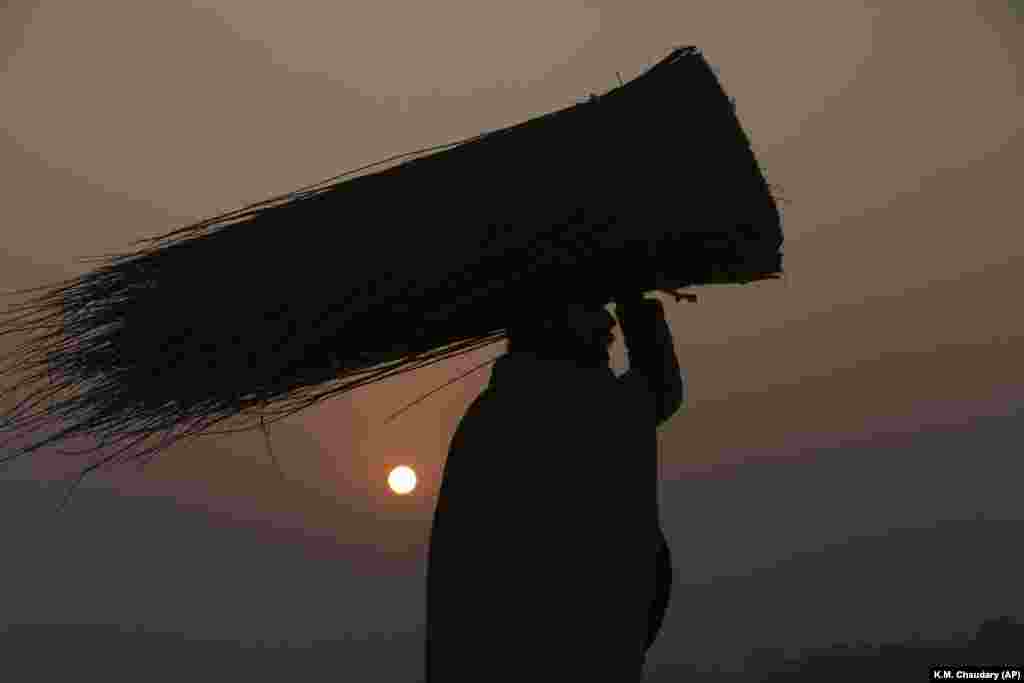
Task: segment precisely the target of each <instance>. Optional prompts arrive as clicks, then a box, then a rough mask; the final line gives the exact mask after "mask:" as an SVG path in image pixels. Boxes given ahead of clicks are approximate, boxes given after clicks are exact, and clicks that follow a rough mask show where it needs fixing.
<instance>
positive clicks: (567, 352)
mask: <svg viewBox="0 0 1024 683" xmlns="http://www.w3.org/2000/svg"><path fill="white" fill-rule="evenodd" d="M615 324H616V321H615V318H614V317H613V316H612V314H611V313H609V312H608V311H607V310H606V309H605V307H604V306H603V305H601V304H591V305H586V304H564V305H560V306H557V307H554V308H548V309H546V310H535V311H533V314H529V315H526V316H523V317H522V319H521V320H519V321H516V322H514V323H512V324H511V325H510V326H509V330H508V342H509V343H508V350H509V352H513V351H530V352H533V353H536V354H537V355H539V356H541V357H545V358H558V359H563V360H575V361H577V362H579V363H580V364H581V365H586V366H591V365H601V364H607V363H608V360H609V356H608V349H609V348H610V347H611V345H612V342H614V341H615V335H614V333H613V332H612V330H613V329H614V328H615Z"/></svg>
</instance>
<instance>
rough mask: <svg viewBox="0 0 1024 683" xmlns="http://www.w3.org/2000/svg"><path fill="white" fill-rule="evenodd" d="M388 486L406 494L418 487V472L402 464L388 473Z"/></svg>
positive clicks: (396, 491)
mask: <svg viewBox="0 0 1024 683" xmlns="http://www.w3.org/2000/svg"><path fill="white" fill-rule="evenodd" d="M388 486H390V487H391V490H392V491H394V492H395V493H398V494H406V493H409V492H410V491H412V490H413V489H414V488H416V473H415V472H413V471H412V468H411V467H406V466H405V465H401V466H399V467H396V468H395V469H393V470H391V474H389V475H388Z"/></svg>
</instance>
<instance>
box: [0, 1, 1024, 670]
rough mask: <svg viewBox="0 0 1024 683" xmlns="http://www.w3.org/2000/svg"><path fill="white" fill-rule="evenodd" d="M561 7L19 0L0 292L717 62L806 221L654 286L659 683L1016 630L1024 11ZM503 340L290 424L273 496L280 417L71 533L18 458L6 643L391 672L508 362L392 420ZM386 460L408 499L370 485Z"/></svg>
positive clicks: (109, 504) (11, 492)
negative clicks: (96, 642) (455, 469)
mask: <svg viewBox="0 0 1024 683" xmlns="http://www.w3.org/2000/svg"><path fill="white" fill-rule="evenodd" d="M554 4H555V5H556V9H551V7H550V5H551V3H543V4H542V3H536V8H534V4H529V3H504V4H497V3H490V2H476V3H468V2H467V3H456V2H451V1H443V0H439V1H437V2H433V3H426V4H422V3H403V2H392V1H386V0H375V1H374V2H365V3H351V2H336V3H315V2H308V1H304V0H293V1H292V2H289V3H253V2H243V1H242V0H208V1H205V2H198V1H197V2H191V3H130V2H123V1H122V2H115V1H113V0H94V1H93V2H89V3H66V2H51V1H37V2H31V3H30V2H22V1H19V0H15V1H14V2H9V3H6V5H5V6H4V8H3V9H0V59H2V60H3V69H2V72H0V97H2V101H3V105H2V107H0V123H2V133H3V135H2V137H0V174H2V176H3V177H4V179H5V192H4V195H5V196H4V201H3V204H2V207H0V226H2V228H0V230H2V236H3V239H2V240H0V289H4V290H12V289H18V288H23V287H34V286H38V285H42V284H46V283H50V282H54V281H56V280H59V279H62V278H65V277H69V276H73V275H76V274H79V273H82V272H84V271H85V270H87V269H88V268H90V267H91V265H90V264H85V263H76V261H75V259H77V258H83V257H88V256H95V255H100V254H107V253H115V252H119V251H127V250H130V249H131V247H130V245H129V243H130V242H132V241H133V240H139V239H143V238H145V237H150V236H154V235H157V234H161V233H164V232H167V231H169V230H171V229H173V228H175V227H180V226H182V225H185V224H188V223H192V222H194V221H196V220H199V219H202V218H206V217H209V216H212V215H215V214H218V213H221V212H224V211H227V210H231V209H234V208H238V207H240V206H242V205H244V204H249V203H252V202H255V201H259V200H262V199H266V198H268V197H270V196H273V195H278V194H282V193H284V192H289V191H291V190H294V189H297V188H299V187H302V186H305V185H309V184H312V183H316V182H319V181H320V180H323V179H325V178H329V177H331V176H334V175H336V174H338V173H341V172H343V171H347V170H350V169H353V168H355V167H358V166H361V165H363V164H366V163H369V162H372V161H376V160H379V159H383V158H385V157H388V156H390V155H392V154H396V153H400V152H407V151H411V150H414V149H419V148H422V147H427V146H431V145H436V144H440V143H444V142H449V141H454V140H458V139H462V138H465V137H469V136H472V135H476V134H478V133H481V132H483V131H487V130H493V129H496V128H500V127H503V126H507V125H510V124H513V123H517V122H520V121H522V120H525V119H527V118H531V117H534V116H538V115H540V114H543V113H546V112H549V111H552V110H554V109H559V108H562V107H565V106H568V105H570V104H573V103H575V102H578V101H581V100H583V99H585V98H586V97H587V96H588V95H589V94H590V93H592V92H597V93H600V92H604V91H605V90H607V89H609V88H611V87H613V86H614V85H615V84H616V83H617V77H616V71H618V72H619V73H621V75H622V78H623V79H625V80H628V79H630V78H633V77H635V76H637V75H638V74H639V73H640V72H641V71H643V70H644V69H646V68H647V67H648V66H650V65H651V64H652V63H653V62H655V61H657V60H659V59H661V58H662V57H664V56H665V55H666V54H668V52H669V51H671V50H672V49H673V48H674V47H676V46H681V45H696V46H698V47H699V48H701V49H702V51H703V52H704V55H705V57H706V58H707V60H708V61H709V62H710V63H711V64H712V65H713V66H715V67H716V68H717V69H718V70H719V77H720V79H721V81H722V83H723V85H724V87H725V89H726V91H727V93H728V94H729V95H730V96H731V97H733V98H735V99H736V105H737V110H738V114H739V117H740V120H741V122H742V123H743V124H744V126H745V128H746V129H747V131H748V133H749V134H750V136H751V138H752V140H753V144H754V148H755V152H756V153H757V155H758V158H759V160H760V161H761V163H762V168H763V169H764V171H765V174H766V176H767V178H768V181H769V182H770V183H772V184H773V185H775V186H778V187H779V188H780V192H779V194H781V196H783V197H784V198H785V200H786V203H784V204H783V211H784V225H783V227H784V230H785V238H786V244H785V260H784V267H785V270H786V279H785V280H772V281H768V282H764V283H759V284H755V285H749V286H742V287H741V286H727V287H712V288H702V289H701V290H699V291H698V292H697V293H698V295H699V296H700V302H699V303H698V304H696V305H694V304H687V303H680V304H675V303H671V302H669V301H668V300H666V309H667V316H668V319H669V321H670V325H671V327H672V329H673V332H674V335H675V341H676V350H677V353H678V355H679V359H680V362H681V365H682V367H683V369H684V372H685V374H686V377H687V382H688V398H689V405H688V407H687V408H686V409H685V410H684V411H682V412H680V413H679V414H677V415H676V416H675V417H674V418H673V419H672V420H671V421H670V422H669V423H668V424H667V425H666V426H665V427H663V428H662V429H661V430H660V432H659V441H660V461H661V485H660V495H661V516H662V519H663V525H664V529H665V534H666V536H667V537H668V539H669V543H670V544H671V546H672V548H673V555H674V560H675V564H676V566H677V571H678V572H679V584H677V586H676V588H675V589H674V595H673V601H672V603H671V604H670V606H669V612H668V615H667V617H666V621H665V625H664V629H663V631H662V633H661V635H660V637H659V639H658V641H657V643H656V644H655V646H654V647H653V649H652V650H651V653H650V657H649V659H650V662H651V668H652V671H656V672H661V671H667V670H669V669H670V668H671V667H672V666H673V665H677V666H683V665H686V664H695V665H699V666H705V665H707V664H708V663H710V662H713V661H717V662H720V663H722V664H723V665H725V666H732V665H735V663H736V662H737V661H738V659H739V658H740V657H742V656H743V654H744V653H745V652H746V651H747V650H749V649H750V648H753V647H765V646H787V647H797V646H812V645H821V644H827V643H830V642H833V641H836V640H855V639H858V638H863V639H867V640H884V639H889V640H900V639H903V638H905V637H909V636H910V634H911V633H912V632H913V631H918V632H920V633H923V634H926V635H928V634H931V635H935V636H943V635H949V634H950V633H951V632H953V631H957V630H968V629H970V628H973V627H974V626H976V625H977V623H978V622H979V621H980V620H981V619H982V618H984V617H986V616H993V615H996V614H1011V615H1016V616H1017V617H1018V619H1021V620H1024V596H1022V595H1021V592H1020V590H1019V588H1018V586H1019V582H1018V581H1017V580H1016V578H1015V577H1014V572H1013V571H1009V570H1008V569H1009V568H1010V567H1012V566H1014V565H1015V566H1016V567H1017V568H1018V569H1019V566H1020V562H1021V559H1022V557H1021V553H1022V551H1021V546H1020V543H1019V538H1020V533H1021V531H1022V530H1024V526H1022V523H1024V496H1021V495H1020V479H1021V474H1022V470H1024V465H1022V463H1021V460H1020V451H1021V448H1020V444H1021V437H1022V431H1024V430H1022V424H1021V410H1022V407H1024V363H1021V362H1020V358H1021V352H1022V350H1024V343H1022V342H1024V339H1022V336H1024V319H1022V317H1021V316H1020V315H1019V314H1015V312H1016V311H1018V310H1019V309H1020V304H1019V301H1018V294H1017V292H1018V291H1019V285H1020V283H1019V277H1014V276H1015V275H1018V274H1019V271H1020V268H1021V266H1022V265H1024V238H1022V233H1021V231H1020V218H1019V215H1020V211H1019V190H1018V185H1019V180H1017V177H1018V176H1019V169H1020V162H1021V159H1022V154H1021V153H1022V151H1024V141H1022V137H1021V135H1020V131H1021V122H1022V121H1024V103H1022V99H1021V96H1020V86H1021V77H1020V67H1019V63H1020V61H1021V55H1022V52H1024V17H1022V13H1021V10H1020V3H1011V2H1007V1H1005V0H990V1H987V2H980V1H978V2H970V1H968V0H962V1H960V2H946V3H935V2H924V1H923V0H900V1H899V2H887V3H880V2H862V1H859V0H843V2H829V3H822V2H813V1H811V0H804V1H800V2H796V1H787V2H773V3H761V2H736V1H728V2H727V1H723V0H713V1H712V0H704V1H700V2H687V3H622V2H609V1H607V0H601V1H594V0H587V1H583V0H579V1H572V0H570V1H567V2H561V3H554ZM421 6H422V8H421ZM623 134H628V131H623ZM652 153H658V151H657V150H652ZM453 191H457V190H453ZM440 199H441V200H442V201H447V198H440ZM311 248H312V245H311ZM0 341H2V342H3V343H2V345H0V346H2V350H7V349H9V348H11V346H12V343H11V342H10V341H8V340H7V339H6V338H4V339H3V340H0ZM503 351H504V345H503V344H496V345H494V346H493V347H490V348H488V349H485V350H483V351H479V352H476V353H473V354H469V355H466V356H463V357H461V358H459V359H456V360H451V361H446V362H444V363H441V364H439V365H436V366H432V367H430V368H426V369H422V370H417V371H415V372H413V373H410V374H408V375H404V376H402V377H399V378H397V379H389V380H386V381H385V382H382V383H380V384H377V385H374V386H371V387H368V388H361V389H357V390H355V391H354V392H353V393H351V394H348V395H346V396H343V397H341V398H338V399H334V400H331V401H327V402H324V403H322V404H320V405H318V406H315V407H313V408H311V409H309V410H308V411H306V412H305V413H300V414H298V415H296V416H293V417H292V418H289V419H288V420H287V421H285V422H280V423H277V424H275V425H274V426H273V427H272V429H271V438H272V440H273V444H274V449H275V454H276V455H277V456H278V458H279V460H280V461H281V463H282V466H283V467H284V469H285V471H286V473H287V476H288V479H289V481H288V482H287V483H282V482H281V481H280V480H279V479H278V477H277V473H276V470H275V469H274V467H273V465H272V463H271V462H270V461H269V460H268V458H267V455H266V452H265V450H264V447H263V436H262V434H261V433H260V432H258V431H254V432H250V433H246V434H241V435H232V436H224V437H214V438H203V439H200V440H197V441H192V442H186V443H185V444H181V445H178V446H176V447H175V448H173V449H171V450H169V451H167V452H166V453H165V454H164V455H163V457H162V459H161V460H158V461H157V462H156V463H155V464H153V465H152V466H150V467H149V468H148V469H147V470H146V471H145V472H144V473H142V474H137V473H136V471H135V470H134V469H133V468H126V469H123V470H122V471H115V472H114V473H111V474H108V475H102V476H100V477H96V478H94V479H92V480H91V481H90V482H89V483H87V484H86V486H85V488H84V489H83V490H82V491H80V492H79V494H76V498H75V501H74V502H73V503H72V506H71V508H70V509H69V511H68V512H67V513H66V514H65V516H64V517H63V518H62V519H60V520H58V521H54V520H53V519H52V518H51V517H50V516H48V515H49V510H50V508H52V507H53V506H54V505H56V504H57V502H59V499H60V496H61V494H62V492H63V490H64V488H63V487H64V486H65V485H66V484H65V482H64V481H57V479H56V477H57V475H58V474H59V473H60V471H63V472H64V473H70V472H72V471H74V469H75V462H76V461H75V460H73V459H72V458H68V457H65V456H60V455H55V454H52V453H44V454H42V455H39V456H38V457H37V458H36V459H35V460H33V461H31V462H29V461H26V462H24V463H22V464H20V465H19V466H17V467H15V468H14V469H13V470H12V471H10V472H9V473H8V474H7V475H5V477H4V481H0V491H2V494H0V495H2V497H3V500H4V502H5V508H4V512H5V514H4V515H3V516H2V517H0V533H2V534H3V537H4V541H5V550H7V552H9V553H10V554H9V555H8V557H9V558H11V559H10V560H9V561H7V562H6V563H5V568H4V575H5V577H6V578H8V579H17V581H12V580H8V581H4V582H3V583H2V584H0V586H2V587H0V602H2V603H3V604H4V610H3V615H2V616H0V621H3V622H7V623H93V622H95V623H136V622H141V623H145V624H148V625H150V626H151V627H152V628H154V629H157V628H167V629H171V628H175V629H182V630H186V631H188V632H189V633H193V634H195V636H196V637H205V636H211V637H212V636H231V637H239V638H291V639H296V640H302V639H305V638H320V639H328V638H335V637H341V636H340V635H339V634H344V633H349V634H357V635H358V636H359V637H360V638H367V639H368V640H367V641H366V643H365V644H364V646H363V647H364V648H369V650H367V651H371V652H374V653H378V654H377V657H376V659H375V660H374V661H379V664H380V667H381V674H382V676H383V675H384V674H386V673H393V675H394V676H395V677H396V678H395V680H399V679H403V680H407V679H408V675H409V672H416V671H418V670H419V668H418V667H419V661H420V660H419V657H420V656H421V654H422V645H421V643H420V642H419V641H418V640H417V638H415V637H412V638H404V639H401V638H399V639H396V638H397V637H398V636H397V634H409V633H413V632H415V631H416V630H417V629H420V628H421V627H422V625H423V622H424V619H425V613H424V607H425V568H426V547H427V546H426V544H427V540H428V535H429V528H430V521H431V517H432V514H433V508H434V503H435V500H436V494H437V488H438V485H439V479H440V476H441V471H442V468H443V466H444V459H445V456H446V454H447V447H448V441H449V439H450V437H451V435H452V433H453V431H454V429H455V428H456V426H457V424H458V420H459V418H460V417H461V416H462V413H463V411H464V410H465V408H466V407H467V406H468V404H469V403H470V401H472V399H473V398H474V397H475V396H476V395H477V394H478V393H479V392H480V391H481V390H482V389H483V387H484V386H485V384H486V382H487V381H488V379H489V371H488V370H486V369H485V370H482V371H480V372H477V373H475V374H473V375H470V376H469V377H468V378H466V379H465V380H463V381H460V382H459V383H458V384H456V385H453V386H451V387H449V388H447V389H445V390H444V391H443V392H441V393H439V394H437V395H435V396H433V397H431V398H430V399H428V400H427V401H425V402H424V403H422V404H420V405H419V406H417V407H415V408H413V409H411V410H410V411H409V412H407V413H405V414H403V415H402V416H401V417H399V418H398V419H397V420H395V421H394V422H393V423H391V424H389V425H387V426H385V425H383V424H382V423H383V420H384V419H385V418H386V417H387V416H388V415H389V414H390V413H391V412H393V411H394V410H397V409H398V408H400V407H401V406H403V405H405V404H406V403H408V402H410V401H412V400H413V399H414V398H416V397H418V396H420V395H422V394H423V393H425V392H427V391H429V390H430V389H432V388H434V387H436V386H439V385H440V384H442V383H444V382H445V381H447V380H448V379H450V378H451V377H454V376H455V375H457V374H459V373H461V372H464V371H465V370H468V369H469V368H470V367H472V366H473V365H476V364H477V363H480V362H482V361H484V360H486V359H488V358H493V357H495V356H496V355H498V354H500V353H501V352H503ZM613 366H614V368H615V370H616V372H621V371H622V370H624V369H625V367H626V366H625V361H624V355H623V346H622V342H621V339H620V340H619V341H618V342H617V343H616V346H615V348H614V352H613ZM4 406H5V407H7V404H6V403H5V404H4ZM524 428H528V425H527V426H524ZM623 456H624V457H626V456H628V454H623ZM79 462H80V461H79ZM397 464H408V465H410V466H412V467H413V468H414V469H415V470H416V471H417V474H418V475H419V477H420V487H419V488H418V489H417V490H416V492H415V493H414V494H412V495H410V496H407V497H398V496H394V495H391V494H390V493H389V492H388V491H387V487H386V480H385V479H386V474H387V472H388V470H389V469H390V468H391V467H393V466H394V465H397ZM516 466H522V467H529V466H530V463H529V462H528V460H527V458H526V456H525V455H524V459H523V461H522V462H521V463H516ZM496 476H497V475H496ZM51 484H52V485H51ZM979 516H982V517H984V519H978V517H979ZM993 520H997V521H993ZM998 520H1002V521H1001V522H1000V521H998ZM1007 539H1014V541H1015V542H1014V543H1013V544H1012V545H1011V544H1008V543H1007ZM8 549H9V550H8ZM1007 553H1016V555H1015V556H1012V557H1009V556H1007V555H1006V554H1007ZM1000 554H1002V556H1001V555H1000ZM936 555H942V556H943V557H944V558H945V559H941V560H937V559H936V557H935V556H936ZM86 584H87V585H88V586H89V587H90V590H88V591H83V590H81V587H82V586H83V585H86ZM402 667H404V668H402ZM403 677H404V678H403ZM380 680H386V679H385V678H383V677H382V678H380ZM387 680H390V679H387Z"/></svg>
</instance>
